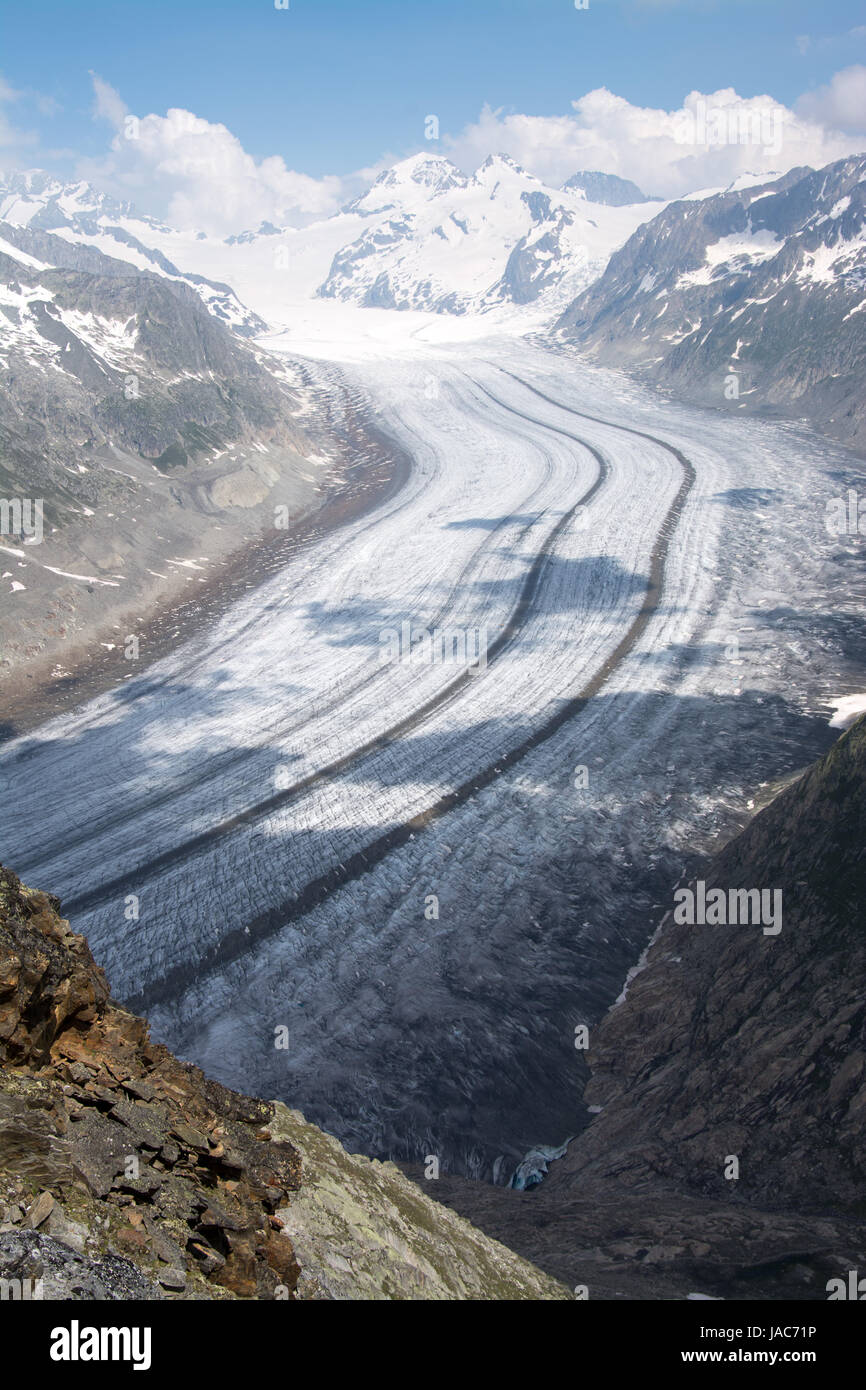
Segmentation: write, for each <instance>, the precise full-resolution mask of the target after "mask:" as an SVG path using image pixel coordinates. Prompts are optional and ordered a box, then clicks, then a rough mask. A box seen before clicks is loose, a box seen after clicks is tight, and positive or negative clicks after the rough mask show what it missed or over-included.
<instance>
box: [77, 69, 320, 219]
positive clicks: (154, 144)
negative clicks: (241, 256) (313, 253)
mask: <svg viewBox="0 0 866 1390" xmlns="http://www.w3.org/2000/svg"><path fill="white" fill-rule="evenodd" d="M92 78H93V89H94V96H95V105H94V116H95V117H96V119H99V120H107V121H108V122H109V123H110V124H111V125H112V126H113V127H114V130H115V134H114V137H113V139H112V142H111V151H110V154H109V155H108V156H106V158H104V159H102V160H97V161H86V162H82V163H81V164H80V165H79V170H78V172H79V174H80V176H81V177H83V178H87V179H89V180H90V181H91V182H93V183H95V184H97V185H99V186H100V187H102V188H110V189H111V190H112V191H114V192H115V193H117V194H118V195H119V196H121V197H125V198H129V199H131V200H132V201H134V202H136V203H137V204H139V206H140V208H141V210H142V211H147V212H156V213H158V214H159V215H161V216H164V217H165V218H166V219H167V220H168V221H169V222H170V223H171V224H172V225H174V226H177V227H195V228H196V229H199V230H202V231H206V232H211V233H212V234H214V235H217V236H224V235H226V234H228V233H230V232H236V231H240V230H242V229H244V228H247V227H255V226H257V225H258V224H259V223H260V222H262V221H268V222H273V223H275V224H276V225H278V226H284V225H302V224H303V223H305V222H309V221H310V220H312V219H314V218H316V217H323V216H328V215H329V214H330V213H332V212H335V211H336V210H337V208H338V207H339V206H340V203H341V201H342V190H343V183H342V180H341V179H338V178H336V177H325V178H322V179H314V178H311V177H309V176H308V175H307V174H299V173H295V172H294V171H293V170H291V169H289V168H288V167H287V166H286V164H285V162H284V160H283V159H282V158H281V156H279V155H271V156H269V157H268V158H265V159H262V160H259V161H256V160H255V159H254V158H253V156H252V155H250V154H248V153H247V152H246V150H245V149H244V148H243V146H242V145H241V143H240V141H239V140H238V139H237V137H236V136H235V135H233V134H232V133H231V131H230V130H228V129H227V128H226V127H225V126H224V125H215V124H213V123H212V122H211V121H206V120H204V119H202V117H200V116H195V115H193V113H192V112H190V111H184V110H180V109H172V110H170V111H168V112H166V114H165V115H164V116H156V115H148V116H142V117H137V116H135V115H133V114H132V113H131V112H129V110H128V108H127V107H126V105H125V103H124V102H123V100H122V98H121V97H120V95H119V94H118V93H117V92H116V91H115V90H114V88H113V87H111V86H110V85H109V84H108V83H107V82H104V81H103V80H102V78H100V77H98V76H97V75H96V74H92Z"/></svg>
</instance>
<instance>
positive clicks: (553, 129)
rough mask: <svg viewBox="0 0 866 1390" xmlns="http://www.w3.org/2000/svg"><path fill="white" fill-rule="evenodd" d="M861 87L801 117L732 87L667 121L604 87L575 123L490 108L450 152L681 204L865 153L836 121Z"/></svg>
mask: <svg viewBox="0 0 866 1390" xmlns="http://www.w3.org/2000/svg"><path fill="white" fill-rule="evenodd" d="M849 71H850V70H849ZM838 76H839V77H841V76H844V74H839V75H838ZM834 81H835V79H834ZM831 85H832V84H831ZM854 85H855V84H850V85H849V84H847V83H846V84H844V86H843V87H840V89H839V90H838V91H837V92H836V99H835V101H834V102H830V103H828V104H827V109H826V112H823V111H821V110H818V109H816V110H814V111H802V112H801V111H799V110H798V111H797V112H794V111H791V110H788V109H786V108H785V107H783V106H782V105H781V104H780V103H779V102H776V101H774V100H773V98H772V97H770V96H758V97H751V98H745V97H740V96H739V95H738V94H737V93H736V92H735V91H734V90H733V88H730V87H729V88H725V89H723V90H721V91H717V92H712V93H707V94H702V93H700V92H690V93H689V95H688V96H687V97H686V98H685V100H684V102H683V105H682V106H681V107H679V108H678V109H676V110H673V111H665V110H660V109H657V108H654V107H644V106H633V105H632V104H631V103H630V102H629V101H627V100H625V98H623V97H618V96H615V95H614V93H613V92H609V91H608V90H607V88H605V87H600V88H597V89H596V90H594V91H592V92H588V93H587V94H586V95H585V96H582V97H580V98H579V99H578V100H577V101H574V102H572V114H570V115H566V116H525V115H518V114H507V115H506V114H503V113H502V112H501V111H493V110H492V109H491V108H490V107H485V108H484V110H483V111H482V113H481V115H480V117H479V119H478V121H477V122H476V123H475V124H473V125H470V126H467V127H466V129H465V130H463V131H462V132H461V134H460V135H459V136H457V137H455V138H453V139H452V138H448V137H446V138H445V139H444V140H443V142H442V143H443V145H444V146H445V147H446V149H447V152H448V153H449V154H450V156H451V158H453V159H454V160H455V162H456V163H458V164H460V165H461V167H463V168H465V169H469V168H475V167H476V165H477V164H478V163H479V162H480V161H481V160H483V159H484V158H485V157H486V156H487V155H488V154H493V153H496V152H497V151H502V152H504V153H506V154H509V155H511V157H512V158H513V159H515V160H517V162H518V163H519V164H522V165H524V167H525V168H527V169H529V170H531V172H532V173H534V174H537V175H538V176H539V177H540V178H543V179H544V180H545V181H547V182H550V183H555V184H558V183H561V182H563V181H564V180H565V179H566V178H568V177H569V175H570V174H573V173H576V172H577V171H578V170H583V169H600V170H602V171H603V172H604V173H610V174H619V175H620V176H621V177H623V178H628V179H633V180H634V182H635V183H637V184H638V185H639V186H640V187H641V188H643V189H644V190H645V192H647V193H650V194H653V193H657V194H660V195H661V196H663V197H667V198H672V197H678V196H680V195H682V194H685V193H689V192H693V191H695V190H696V189H699V188H712V187H720V186H724V185H726V184H728V183H730V182H731V180H732V179H734V178H736V177H737V176H738V175H740V174H744V173H759V174H760V173H770V172H774V171H777V170H778V171H779V172H784V171H785V170H787V169H792V168H794V167H796V166H797V165H803V164H810V165H813V166H820V165H822V164H828V163H830V161H831V160H833V159H841V158H842V157H843V156H845V155H848V154H851V153H854V152H856V151H859V150H861V149H863V148H864V146H866V139H864V138H860V139H859V140H858V139H856V138H852V137H851V136H850V135H847V134H843V133H842V131H841V130H839V129H836V128H832V127H835V126H836V125H839V124H840V121H838V120H831V119H830V117H831V115H832V113H833V112H834V111H835V112H837V113H839V114H845V113H850V112H851V111H852V110H853V105H854V99H853V90H852V89H853V86H854ZM862 109H863V108H862V104H861V113H862ZM825 116H826V118H827V119H826V121H825ZM862 124H863V121H862V115H861V125H862ZM853 128H854V127H853V126H851V125H846V126H845V129H846V130H848V129H853Z"/></svg>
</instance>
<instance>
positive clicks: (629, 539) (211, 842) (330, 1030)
mask: <svg viewBox="0 0 866 1390" xmlns="http://www.w3.org/2000/svg"><path fill="white" fill-rule="evenodd" d="M386 320H387V326H383V325H385V324H386ZM362 321H363V326H362V327H361V326H359V325H360V324H361V323H362ZM450 331H453V333H454V334H459V336H458V337H452V340H451V341H449V340H448V333H449V332H450ZM484 331H486V330H485V329H484V327H483V323H482V322H481V321H480V320H469V321H460V322H459V323H458V324H457V325H456V326H454V325H450V326H447V327H444V326H443V324H442V321H441V320H437V321H436V322H435V323H434V322H433V321H432V320H429V319H427V317H426V316H422V315H416V314H409V315H394V314H391V315H387V314H382V315H379V314H378V313H376V312H375V311H358V310H354V309H351V308H348V307H346V306H342V305H340V306H334V305H322V306H311V307H310V309H309V313H308V317H307V319H306V320H303V321H301V320H299V321H298V323H297V324H296V326H295V327H294V328H293V330H291V331H289V330H285V331H275V332H274V333H272V334H271V335H269V336H268V338H267V339H266V340H263V346H264V347H266V348H267V349H268V350H269V351H271V352H273V353H279V354H282V355H283V356H284V357H285V359H286V362H287V365H288V367H289V369H290V370H291V367H292V363H294V362H296V361H298V359H302V360H304V363H305V367H306V370H307V374H308V376H309V379H311V380H312V382H313V386H312V387H311V388H310V389H311V390H316V389H318V390H324V389H330V388H331V387H333V386H335V385H336V384H338V383H340V384H346V385H348V387H349V389H350V390H351V392H352V396H353V399H354V400H355V402H356V403H357V404H358V406H359V407H360V408H361V409H363V410H365V411H367V412H369V415H370V418H371V420H372V421H374V422H375V424H376V425H377V427H378V428H379V429H380V430H381V431H382V432H384V434H385V435H386V436H388V437H390V438H391V439H392V440H393V441H394V442H395V443H396V444H397V445H399V446H400V447H401V448H402V449H403V450H404V451H406V453H407V454H408V455H409V457H410V459H411V464H412V468H411V474H410V476H409V480H408V482H407V483H406V485H405V486H404V487H403V488H402V489H401V490H400V491H399V493H397V494H396V495H395V496H393V497H392V498H391V499H390V500H389V501H387V502H383V503H381V504H380V505H379V506H378V508H377V509H376V510H374V511H372V512H369V513H368V514H367V515H365V516H364V517H363V518H362V519H360V520H357V521H355V522H352V523H350V524H348V525H346V526H344V527H343V528H342V529H338V530H336V531H334V532H332V533H330V534H328V535H326V536H324V537H321V538H319V539H317V540H316V542H315V543H314V544H311V545H306V546H304V547H303V548H300V549H299V550H298V553H297V555H296V557H295V559H294V560H293V561H292V562H291V563H289V564H288V565H287V566H286V567H285V569H284V570H283V571H281V572H280V573H279V574H277V575H276V576H274V577H272V578H271V579H270V580H268V581H267V582H266V583H265V584H264V585H263V586H262V587H261V588H259V589H256V590H251V591H250V592H249V594H248V596H247V597H246V598H245V599H244V600H243V601H242V602H241V603H239V604H238V605H237V606H236V607H235V608H233V609H232V610H231V611H230V612H229V613H228V614H227V615H226V617H225V618H224V619H223V621H222V622H221V623H220V624H219V625H218V626H217V627H216V628H215V629H214V630H212V631H211V632H209V633H208V634H206V635H203V636H199V637H197V638H196V639H194V640H193V641H191V642H189V643H187V644H186V645H185V646H184V647H183V648H181V649H180V650H178V651H176V652H175V653H173V654H172V655H171V656H170V657H168V658H166V659H164V660H162V661H161V662H159V663H158V664H157V665H156V666H154V667H151V668H150V669H149V670H148V672H147V673H146V675H145V676H143V677H140V678H135V679H133V680H130V681H127V682H126V684H125V685H124V686H122V687H121V688H118V689H117V690H116V691H114V692H113V693H111V694H109V695H107V696H104V697H101V698H99V699H97V700H95V701H93V702H92V703H90V704H89V705H87V706H86V707H84V708H83V709H81V710H80V711H78V712H77V713H76V714H74V715H70V716H64V717H63V718H61V719H57V720H54V721H53V722H52V723H51V724H48V725H45V726H43V727H42V728H41V729H40V730H39V731H38V732H37V733H36V734H35V735H31V736H29V737H27V738H26V739H22V740H19V741H18V742H17V743H13V744H8V745H6V746H5V748H4V752H3V756H2V760H0V771H2V770H4V764H5V765H7V766H6V769H5V770H11V767H10V765H11V764H13V763H15V764H17V765H18V771H19V772H22V771H23V770H24V765H26V776H19V777H18V786H19V787H20V788H21V794H20V796H19V798H18V800H17V802H16V804H15V805H14V807H13V806H11V805H10V804H9V803H7V804H6V806H5V807H4V809H3V820H4V822H5V824H4V825H3V827H2V830H3V837H4V844H5V853H6V855H7V856H8V859H9V862H12V863H14V864H15V865H16V868H17V870H18V871H19V872H20V873H21V875H22V877H24V878H25V879H26V880H27V881H29V882H31V883H34V884H37V885H38V884H40V883H50V884H51V885H52V888H53V890H54V891H57V892H58V893H60V894H61V896H62V898H63V901H64V910H65V911H66V912H67V914H68V915H70V917H71V919H72V921H73V925H74V927H75V929H76V930H79V931H83V932H85V933H86V934H87V936H88V937H89V939H90V943H91V947H92V949H93V951H94V953H95V954H96V956H97V958H98V959H99V960H100V962H101V963H102V964H103V965H104V967H105V969H106V972H107V974H108V977H109V980H110V981H111V984H112V987H113V991H114V993H115V995H116V996H117V997H119V998H121V999H125V1000H129V1001H130V1002H131V1003H132V1004H134V1005H135V1007H136V1008H137V1009H140V1010H143V1011H145V1012H146V1013H147V1014H148V1016H149V1018H150V1019H151V1022H152V1026H153V1031H154V1033H155V1035H156V1036H157V1037H158V1038H159V1039H161V1040H163V1041H165V1042H166V1043H168V1044H169V1045H170V1046H171V1047H172V1048H174V1049H175V1050H176V1051H178V1052H179V1053H180V1054H181V1055H182V1056H184V1057H187V1058H190V1059H192V1060H194V1061H196V1062H197V1063H199V1064H201V1065H202V1066H203V1067H204V1068H205V1069H206V1070H207V1071H208V1072H209V1073H210V1074H212V1075H214V1076H216V1077H217V1078H218V1079H220V1080H222V1081H224V1082H227V1083H228V1084H230V1085H233V1086H236V1087H238V1088H240V1089H243V1090H246V1091H253V1092H255V1093H258V1094H260V1095H264V1096H268V1097H270V1096H278V1097H281V1098H284V1099H286V1100H288V1101H290V1102H291V1103H292V1104H294V1105H296V1106H297V1107H298V1108H300V1109H302V1110H304V1111H305V1113H306V1114H307V1115H308V1116H309V1117H310V1118H311V1119H313V1120H315V1121H317V1122H319V1123H321V1124H323V1125H324V1126H325V1127H327V1128H328V1129H330V1130H332V1131H333V1132H335V1133H336V1134H337V1135H338V1136H339V1137H340V1138H341V1139H343V1140H344V1141H345V1142H347V1143H348V1144H349V1146H350V1147H354V1148H360V1149H363V1150H365V1151H367V1152H370V1153H374V1154H377V1155H380V1156H382V1155H389V1156H393V1157H401V1158H408V1159H414V1160H423V1159H424V1158H425V1156H426V1155H428V1154H435V1155H437V1156H439V1157H440V1160H441V1162H442V1164H443V1166H444V1167H447V1168H448V1169H450V1170H451V1171H455V1170H456V1171H462V1172H465V1173H469V1174H472V1175H483V1176H487V1177H490V1176H493V1177H495V1178H496V1179H497V1180H499V1181H507V1180H508V1179H509V1178H510V1177H511V1175H512V1173H513V1172H514V1169H515V1168H516V1166H517V1165H518V1164H519V1162H520V1160H521V1159H522V1157H523V1155H524V1154H525V1153H526V1152H527V1151H528V1150H530V1149H532V1148H534V1147H537V1146H538V1145H557V1144H560V1143H561V1142H562V1141H563V1140H564V1139H566V1138H567V1137H569V1136H570V1135H571V1134H573V1133H574V1132H575V1130H576V1129H578V1128H579V1127H580V1125H581V1124H582V1111H581V1107H580V1104H579V1102H578V1095H579V1084H580V1081H581V1078H582V1070H581V1068H582V1063H581V1054H580V1052H579V1051H578V1050H576V1049H575V1046H574V1030H575V1026H576V1025H578V1024H579V1023H581V1022H583V1021H590V1022H591V1021H593V1020H594V1019H596V1018H598V1017H599V1015H600V1014H601V1013H602V1012H603V1011H604V1010H605V1009H606V1008H607V1007H608V1006H609V1005H610V1004H611V1003H612V1002H613V1000H614V999H615V998H616V996H617V995H618V994H619V992H620V990H621V989H622V985H623V981H624V979H625V977H626V974H627V972H628V970H629V969H630V968H631V967H632V966H633V965H634V964H635V962H636V960H637V959H638V957H639V955H640V952H641V950H642V949H643V947H644V945H645V944H646V941H647V940H648V938H649V936H650V934H651V932H652V930H653V927H654V925H655V924H656V923H657V921H658V919H659V918H660V916H661V915H662V913H663V912H664V911H665V910H667V908H668V906H669V905H670V893H671V888H672V885H673V884H674V883H675V882H676V880H677V877H678V876H679V875H680V874H681V873H682V872H683V871H684V870H685V868H686V867H687V866H688V864H689V860H690V856H691V855H693V854H695V853H696V852H697V851H698V850H700V849H701V848H702V847H703V846H704V845H706V844H707V843H708V842H709V839H710V837H711V836H712V835H713V834H714V833H717V832H718V831H721V830H730V829H732V828H734V827H735V826H736V825H737V824H738V823H740V822H741V821H742V819H744V818H745V816H746V815H747V813H748V811H749V809H750V808H751V807H753V806H754V805H755V804H756V803H757V802H758V801H759V800H760V798H761V796H762V795H763V794H764V793H765V792H766V791H768V790H769V787H770V786H771V784H773V783H774V782H775V781H776V780H777V779H779V778H783V777H786V776H788V775H790V774H791V773H793V772H794V771H795V770H796V769H798V768H799V767H801V766H802V765H803V764H804V763H806V762H807V761H808V760H809V759H811V758H812V757H814V756H815V755H816V754H817V753H818V752H820V751H821V750H822V749H823V748H824V747H826V746H827V744H828V743H829V741H830V739H831V737H832V734H831V732H830V730H829V728H828V721H829V719H830V717H831V715H832V712H833V709H834V701H835V697H836V696H837V695H838V692H839V691H840V690H843V689H844V690H848V689H850V668H849V667H848V666H847V665H846V662H847V661H850V660H853V659H854V656H855V655H856V654H857V652H858V651H859V652H860V654H861V656H862V652H863V646H864V641H866V639H864V631H863V622H862V616H861V615H862V611H863V608H862V602H863V576H862V573H861V572H860V571H859V570H855V567H854V563H853V560H852V559H851V556H852V555H853V550H849V549H848V547H847V544H846V540H845V538H844V537H836V536H832V535H830V534H828V532H827V530H826V528H825V524H824V515H825V505H826V502H827V500H828V499H829V498H831V497H834V496H838V495H843V494H844V490H845V488H846V487H848V486H849V485H850V486H855V485H857V483H858V481H859V482H860V484H861V486H862V479H863V472H864V469H863V465H862V464H858V463H856V462H855V461H853V460H852V459H851V458H850V456H848V455H846V454H845V453H844V452H843V451H842V450H836V449H834V448H833V447H832V446H830V445H827V444H825V443H822V442H819V441H817V440H816V439H815V438H813V437H811V436H810V435H808V434H807V433H806V432H804V431H802V430H800V429H798V428H796V427H792V426H776V425H773V424H761V423H755V422H747V421H744V420H743V419H741V418H738V417H736V416H735V415H730V416H725V415H724V414H720V413H709V412H707V413H701V412H698V411H694V410H688V409H684V408H682V407H678V406H675V405H671V404H666V403H665V402H663V401H662V400H660V399H659V398H658V397H655V396H649V395H648V394H644V393H643V392H642V391H641V390H640V389H639V388H637V387H636V386H634V385H631V384H628V383H627V382H625V380H624V379H623V378H621V377H619V376H618V375H615V374H613V373H608V372H603V371H600V370H598V369H593V368H590V367H588V366H587V365H586V364H585V363H583V362H582V361H581V360H580V359H579V358H578V357H576V356H573V355H569V354H567V353H559V352H553V351H551V350H550V349H548V348H545V347H544V346H542V345H540V344H534V343H532V342H531V341H528V340H525V339H520V338H518V337H517V336H515V335H509V334H507V333H506V334H500V335H499V336H497V337H495V338H486V337H485V336H483V333H484ZM828 594H832V595H833V596H834V599H833V602H832V604H830V603H829V602H828V599H827V595H828ZM403 624H408V625H409V629H408V630H409V632H410V634H412V635H415V636H417V635H418V634H421V638H422V640H421V641H420V642H419V643H418V645H417V649H416V650H415V659H413V660H411V661H406V660H384V659H383V656H384V655H385V654H386V652H387V650H388V640H389V639H388V638H387V634H388V633H393V632H395V631H396V632H400V631H401V630H402V631H405V630H406V629H405V628H403V627H402V625H403ZM434 629H435V630H438V631H440V632H441V631H443V630H449V631H452V632H456V633H458V634H463V635H464V636H465V637H468V640H469V652H470V655H471V654H473V652H476V651H477V650H478V648H477V645H476V644H477V643H478V641H479V640H481V641H482V642H483V643H484V644H485V645H484V647H483V653H484V659H483V661H482V662H481V663H480V664H479V665H478V667H477V668H476V669H474V670H472V671H468V670H467V665H466V661H465V659H464V660H460V659H459V657H460V653H459V652H458V653H457V659H455V658H454V657H453V656H452V657H449V656H447V655H446V659H439V658H438V657H437V658H436V659H431V651H430V646H429V645H428V644H427V643H426V642H425V641H424V640H423V634H424V632H425V631H431V632H432V631H433V630H434ZM457 645H458V647H459V642H458V644H457ZM843 647H844V650H845V651H846V652H847V653H848V655H847V657H845V656H843V654H842V653H843ZM435 655H436V654H435V653H434V656H435ZM675 964H676V963H675V962H672V968H675ZM281 1029H287V1030H288V1037H289V1047H288V1048H287V1049H284V1048H280V1047H277V1046H276V1045H275V1043H276V1042H277V1040H278V1036H279V1033H278V1030H281Z"/></svg>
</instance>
